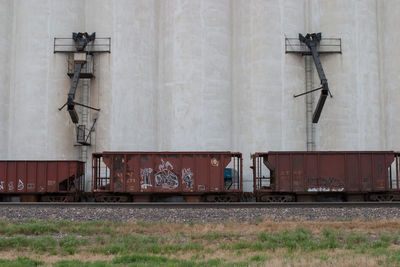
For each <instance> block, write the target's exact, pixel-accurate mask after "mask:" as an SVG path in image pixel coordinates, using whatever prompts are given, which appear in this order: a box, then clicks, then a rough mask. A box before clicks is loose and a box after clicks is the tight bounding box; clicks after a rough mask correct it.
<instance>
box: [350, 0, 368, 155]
mask: <svg viewBox="0 0 400 267" xmlns="http://www.w3.org/2000/svg"><path fill="white" fill-rule="evenodd" d="M358 4H359V2H358V1H356V2H353V5H354V6H353V10H354V13H355V14H354V17H353V19H354V25H355V29H356V33H355V42H356V51H357V52H356V56H357V59H356V60H355V62H356V92H357V96H358V97H359V99H360V100H361V101H359V102H358V103H357V106H356V112H357V124H358V129H357V131H358V133H357V135H358V138H357V148H356V150H359V149H360V148H361V144H362V143H363V147H364V146H365V145H366V144H365V143H364V140H365V138H364V137H365V135H366V134H365V133H364V131H362V130H361V129H365V128H363V127H362V126H363V123H364V122H363V121H362V119H361V105H362V104H364V102H365V95H364V94H362V92H361V88H360V85H359V84H360V81H361V78H360V56H361V55H360V45H359V37H360V36H359V31H358V29H359V23H358V21H359V15H358V14H359V13H358V6H359V5H358ZM364 93H366V92H365V91H364ZM361 139H362V141H361ZM352 149H354V147H352Z"/></svg>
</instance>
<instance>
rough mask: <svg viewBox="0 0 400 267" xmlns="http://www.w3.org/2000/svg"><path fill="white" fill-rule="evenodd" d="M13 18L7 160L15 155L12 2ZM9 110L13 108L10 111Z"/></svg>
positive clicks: (14, 42) (15, 51) (14, 58)
mask: <svg viewBox="0 0 400 267" xmlns="http://www.w3.org/2000/svg"><path fill="white" fill-rule="evenodd" d="M12 3H13V5H12V6H13V16H12V41H11V54H12V57H11V64H10V86H9V90H10V94H9V98H10V101H9V103H10V104H9V112H8V125H9V132H8V149H7V157H8V158H11V157H13V158H15V153H14V152H13V153H12V152H11V149H12V148H13V147H14V145H13V143H14V138H12V133H13V132H14V128H15V127H14V122H15V119H14V118H15V108H14V106H15V72H16V70H15V69H16V68H15V61H16V55H17V49H16V48H15V44H16V41H15V40H16V38H17V36H16V34H17V14H16V12H15V10H16V8H15V7H16V6H17V5H18V3H19V2H18V1H13V2H12ZM11 108H14V109H13V110H11ZM10 156H11V157H10Z"/></svg>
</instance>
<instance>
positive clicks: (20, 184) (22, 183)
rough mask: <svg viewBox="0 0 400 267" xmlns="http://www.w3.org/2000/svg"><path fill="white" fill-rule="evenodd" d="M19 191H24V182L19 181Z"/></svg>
mask: <svg viewBox="0 0 400 267" xmlns="http://www.w3.org/2000/svg"><path fill="white" fill-rule="evenodd" d="M17 189H18V191H21V190H24V182H22V180H21V179H18V187H17Z"/></svg>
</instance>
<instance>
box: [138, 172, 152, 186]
mask: <svg viewBox="0 0 400 267" xmlns="http://www.w3.org/2000/svg"><path fill="white" fill-rule="evenodd" d="M152 172H153V169H152V168H144V169H140V186H141V188H142V189H146V188H147V187H151V186H152V185H151V180H150V174H151V173H152Z"/></svg>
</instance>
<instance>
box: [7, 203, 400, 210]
mask: <svg viewBox="0 0 400 267" xmlns="http://www.w3.org/2000/svg"><path fill="white" fill-rule="evenodd" d="M385 207H387V208H389V207H390V208H400V202H284V203H275V202H268V203H265V202H264V203H263V202H241V203H206V202H199V203H184V202H152V203H139V202H137V203H104V202H79V203H75V202H70V203H54V202H0V209H1V208H128V209H145V208H149V209H150V208H152V209H154V208H159V209H165V208H168V209H169V208H174V209H188V208H190V209H193V208H195V209H227V208H234V209H235V208H236V209H238V208H240V209H244V208H245V209H247V208H248V209H260V208H385Z"/></svg>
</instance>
